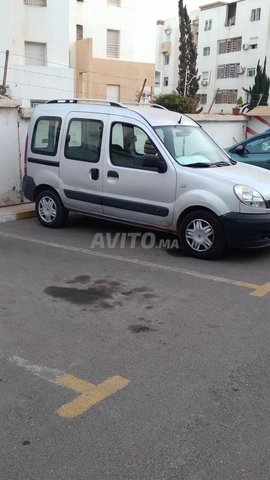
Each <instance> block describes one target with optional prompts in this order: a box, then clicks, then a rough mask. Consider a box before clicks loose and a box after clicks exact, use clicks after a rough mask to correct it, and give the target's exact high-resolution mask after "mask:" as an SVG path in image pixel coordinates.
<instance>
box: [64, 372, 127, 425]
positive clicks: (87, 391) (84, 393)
mask: <svg viewBox="0 0 270 480" xmlns="http://www.w3.org/2000/svg"><path fill="white" fill-rule="evenodd" d="M57 382H58V383H59V384H61V385H63V386H65V387H67V388H71V389H72V390H75V392H77V393H80V395H79V396H78V397H77V398H75V399H74V400H73V401H72V402H69V403H66V404H65V405H63V407H61V408H59V409H58V410H57V413H58V414H59V415H61V416H62V417H65V418H73V417H77V416H78V415H81V414H82V413H84V412H85V411H86V410H88V409H89V408H91V407H92V406H93V405H95V404H96V403H99V402H101V401H102V400H104V399H105V398H107V397H109V396H110V395H113V394H114V393H115V392H117V391H118V390H121V389H122V388H124V387H126V385H127V384H128V383H129V380H127V379H126V378H124V377H120V376H118V375H116V376H114V377H111V378H108V379H107V380H105V381H104V382H102V383H100V384H99V385H95V384H94V383H90V382H86V381H85V380H81V379H80V378H78V377H75V376H74V375H61V376H60V377H58V378H57Z"/></svg>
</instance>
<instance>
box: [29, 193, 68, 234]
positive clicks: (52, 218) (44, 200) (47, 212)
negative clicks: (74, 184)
mask: <svg viewBox="0 0 270 480" xmlns="http://www.w3.org/2000/svg"><path fill="white" fill-rule="evenodd" d="M36 214H37V217H38V220H39V221H40V223H41V224H42V225H44V227H48V228H58V227H61V226H62V225H64V223H65V221H66V219H67V216H68V210H67V209H66V208H65V207H64V205H63V203H62V201H61V199H60V197H59V196H58V194H57V193H56V192H53V191H51V190H44V191H43V192H40V193H39V194H38V196H37V198H36Z"/></svg>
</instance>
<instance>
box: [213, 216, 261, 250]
mask: <svg viewBox="0 0 270 480" xmlns="http://www.w3.org/2000/svg"><path fill="white" fill-rule="evenodd" d="M220 220H221V222H222V224H223V227H224V231H225V236H226V240H227V244H228V246H229V247H234V248H237V247H241V248H242V247H245V248H255V247H266V246H268V245H270V212H269V213H267V214H249V213H228V214H226V215H223V216H222V217H220Z"/></svg>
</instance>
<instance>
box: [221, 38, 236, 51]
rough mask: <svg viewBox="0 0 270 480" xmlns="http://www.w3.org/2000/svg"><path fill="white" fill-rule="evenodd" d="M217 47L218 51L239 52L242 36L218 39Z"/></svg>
mask: <svg viewBox="0 0 270 480" xmlns="http://www.w3.org/2000/svg"><path fill="white" fill-rule="evenodd" d="M218 47H219V48H218V53H230V52H239V51H240V50H241V47H242V37H234V38H226V39H224V40H219V41H218Z"/></svg>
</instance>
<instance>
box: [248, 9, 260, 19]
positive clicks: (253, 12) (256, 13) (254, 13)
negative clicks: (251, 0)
mask: <svg viewBox="0 0 270 480" xmlns="http://www.w3.org/2000/svg"><path fill="white" fill-rule="evenodd" d="M260 18H261V9H260V8H253V9H252V10H251V16H250V21H251V22H257V21H258V20H260Z"/></svg>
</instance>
